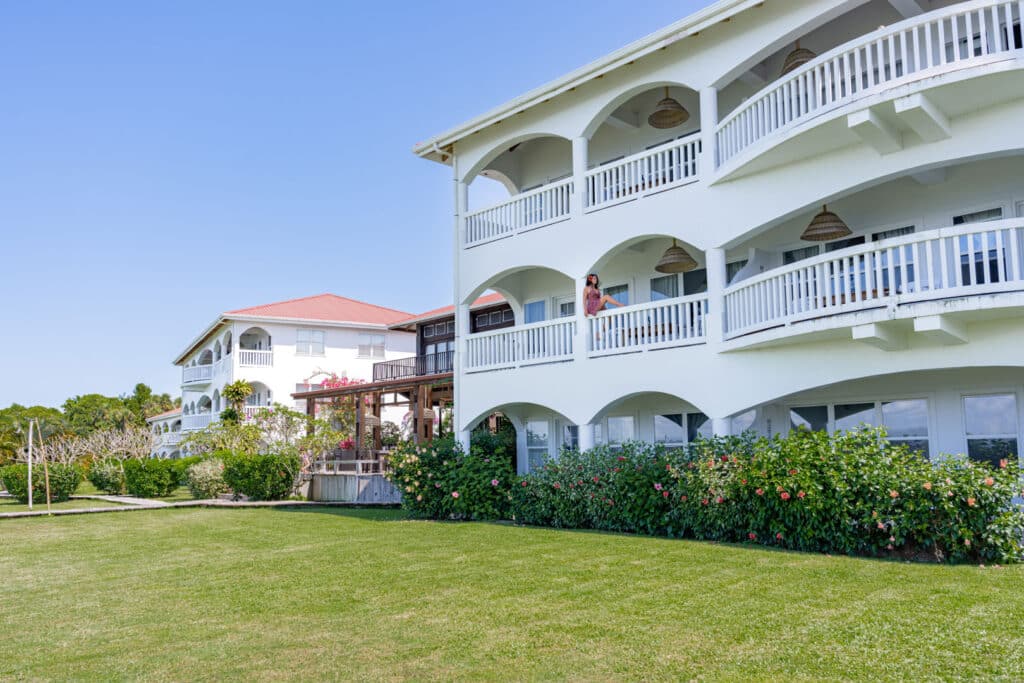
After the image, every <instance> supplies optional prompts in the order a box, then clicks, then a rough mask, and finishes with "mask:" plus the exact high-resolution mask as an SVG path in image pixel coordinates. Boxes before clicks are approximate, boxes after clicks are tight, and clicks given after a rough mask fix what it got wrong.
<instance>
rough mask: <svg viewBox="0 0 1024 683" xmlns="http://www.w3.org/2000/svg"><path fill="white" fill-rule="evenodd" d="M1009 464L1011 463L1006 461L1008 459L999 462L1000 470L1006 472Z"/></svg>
mask: <svg viewBox="0 0 1024 683" xmlns="http://www.w3.org/2000/svg"><path fill="white" fill-rule="evenodd" d="M1009 464H1010V463H1009V462H1008V461H1007V460H1006V458H1003V459H1002V460H1000V461H999V469H1001V470H1005V469H1006V467H1007V465H1009Z"/></svg>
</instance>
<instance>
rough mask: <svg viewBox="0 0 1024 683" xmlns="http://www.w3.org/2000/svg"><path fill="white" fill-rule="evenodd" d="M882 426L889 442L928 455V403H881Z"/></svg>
mask: <svg viewBox="0 0 1024 683" xmlns="http://www.w3.org/2000/svg"><path fill="white" fill-rule="evenodd" d="M882 424H883V425H885V429H886V432H888V434H889V440H890V441H892V442H895V443H905V444H906V445H908V446H909V447H910V449H911V450H914V451H919V452H920V453H922V454H923V455H925V456H927V455H928V401H926V400H924V399H909V400H903V401H882Z"/></svg>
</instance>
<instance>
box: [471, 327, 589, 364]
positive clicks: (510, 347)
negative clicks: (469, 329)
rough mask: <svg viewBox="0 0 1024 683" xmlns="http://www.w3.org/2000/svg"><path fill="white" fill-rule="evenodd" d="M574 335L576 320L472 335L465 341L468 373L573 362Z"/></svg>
mask: <svg viewBox="0 0 1024 683" xmlns="http://www.w3.org/2000/svg"><path fill="white" fill-rule="evenodd" d="M575 336H576V320H575V318H571V319H570V318H563V319H559V320H547V321H544V322H539V323H531V324H529V325H520V326H518V327H512V328H506V329H504V330H497V331H494V332H483V333H480V334H471V335H469V336H468V337H467V338H466V371H467V372H480V371H483V370H498V369H501V368H514V367H519V366H523V365H536V364H538V363H552V362H556V361H564V360H571V359H572V354H573V340H574V337H575Z"/></svg>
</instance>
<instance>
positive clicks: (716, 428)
mask: <svg viewBox="0 0 1024 683" xmlns="http://www.w3.org/2000/svg"><path fill="white" fill-rule="evenodd" d="M711 431H712V432H714V434H715V436H731V435H732V418H729V417H715V418H712V419H711Z"/></svg>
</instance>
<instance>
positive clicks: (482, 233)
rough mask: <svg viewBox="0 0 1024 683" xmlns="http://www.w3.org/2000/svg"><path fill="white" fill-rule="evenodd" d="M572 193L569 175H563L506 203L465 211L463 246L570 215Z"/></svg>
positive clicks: (562, 218)
mask: <svg viewBox="0 0 1024 683" xmlns="http://www.w3.org/2000/svg"><path fill="white" fill-rule="evenodd" d="M572 193H573V182H572V178H566V179H565V180H560V181H558V182H555V183H551V184H549V185H544V186H543V187H538V188H537V189H535V190H530V191H529V192H523V193H522V194H517V195H516V196H514V197H512V198H511V199H509V200H508V201H506V202H502V203H501V204H498V205H497V206H492V207H489V208H486V209H481V210H480V211H474V212H472V213H468V214H466V235H465V238H464V239H465V246H467V247H469V246H473V245H475V244H481V243H483V242H489V241H491V240H494V239H498V238H500V237H508V236H511V235H515V234H516V233H519V232H522V231H524V230H533V229H534V228H539V227H541V226H544V225H548V224H550V223H553V222H555V221H558V220H564V219H567V218H569V212H570V211H571V204H572Z"/></svg>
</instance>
